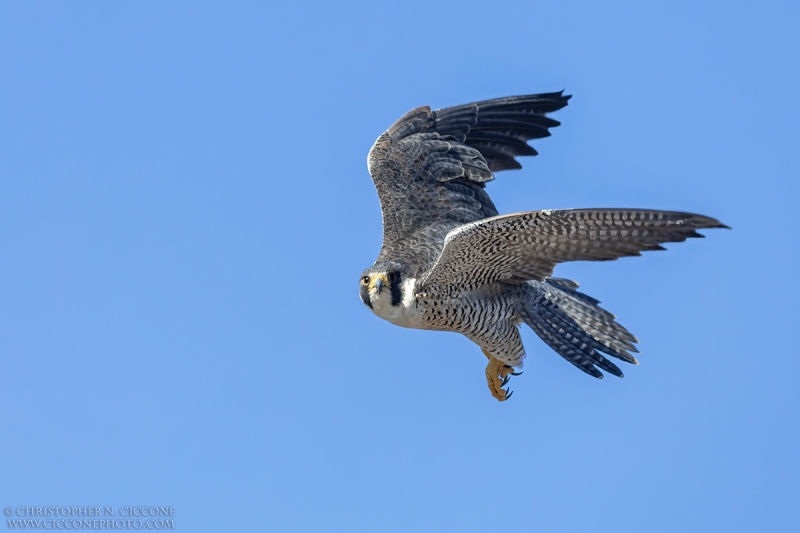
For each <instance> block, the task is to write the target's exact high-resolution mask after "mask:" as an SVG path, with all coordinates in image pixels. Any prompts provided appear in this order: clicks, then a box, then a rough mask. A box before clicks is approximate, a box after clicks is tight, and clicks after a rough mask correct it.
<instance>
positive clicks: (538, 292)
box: [360, 91, 727, 401]
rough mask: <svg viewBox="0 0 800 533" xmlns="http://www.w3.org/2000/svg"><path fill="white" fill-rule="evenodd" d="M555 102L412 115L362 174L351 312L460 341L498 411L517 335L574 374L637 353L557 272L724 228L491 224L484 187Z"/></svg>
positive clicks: (628, 215)
mask: <svg viewBox="0 0 800 533" xmlns="http://www.w3.org/2000/svg"><path fill="white" fill-rule="evenodd" d="M569 99H570V96H566V95H564V94H563V91H562V92H556V93H546V94H534V95H527V96H512V97H508V98H498V99H494V100H486V101H482V102H475V103H471V104H466V105H461V106H456V107H448V108H445V109H439V110H436V111H432V110H431V108H430V107H427V106H425V107H418V108H417V109H414V110H412V111H410V112H408V113H406V114H405V115H404V116H403V117H401V118H400V120H398V121H397V122H395V123H394V124H393V125H392V126H391V127H390V128H389V129H388V130H387V131H386V132H385V133H384V134H383V135H381V136H380V137H378V140H377V141H375V144H374V145H373V146H372V149H371V150H370V151H369V155H368V157H367V166H368V168H369V172H370V174H371V175H372V179H373V181H374V183H375V188H376V189H377V190H378V196H379V198H380V204H381V211H382V214H383V245H382V247H381V251H380V254H379V255H378V259H377V260H376V261H375V264H373V265H372V266H371V267H370V268H368V269H367V270H365V271H364V272H363V273H362V274H361V280H360V292H361V299H362V300H363V302H364V304H366V306H367V307H369V308H370V309H371V310H372V311H373V312H374V313H375V314H376V315H378V316H379V317H381V318H383V319H386V320H388V321H389V322H391V323H393V324H396V325H398V326H403V327H407V328H419V329H428V330H438V331H455V332H458V333H462V334H464V335H465V336H466V337H467V338H468V339H470V340H471V341H473V342H474V343H475V344H477V345H478V346H479V347H480V349H481V351H482V352H483V354H484V355H485V356H486V357H487V358H488V360H489V362H488V365H487V367H486V379H487V382H488V385H489V390H490V391H491V393H492V395H493V396H494V397H495V398H497V399H498V400H500V401H505V400H507V399H508V398H509V397H510V396H511V392H510V391H509V390H508V389H507V388H503V387H505V386H506V384H507V383H508V381H509V379H510V376H516V375H519V372H517V371H516V370H518V369H520V368H521V367H522V362H523V359H524V357H525V349H524V348H523V346H522V342H521V340H520V334H519V326H520V325H521V324H523V323H525V324H527V325H528V326H530V328H531V329H533V331H534V332H536V334H537V335H538V336H539V337H541V339H542V340H543V341H544V342H545V343H547V344H548V345H549V346H550V347H551V348H552V349H553V350H555V351H556V352H557V353H558V354H559V355H561V356H562V357H563V358H565V359H566V360H567V361H569V362H570V363H572V364H573V365H575V366H577V367H578V368H580V369H581V370H583V371H584V372H586V373H587V374H589V375H591V376H594V377H596V378H602V377H603V374H602V373H601V372H600V370H599V369H602V370H605V371H606V372H609V373H611V374H614V375H615V376H619V377H622V372H621V371H620V369H619V368H618V367H617V366H616V365H615V364H614V363H612V362H611V361H609V360H608V359H606V357H604V356H603V355H602V354H605V355H609V356H611V357H615V358H617V359H621V360H623V361H626V362H628V363H633V364H638V362H637V361H636V358H635V357H634V356H633V355H631V352H634V353H636V352H638V350H637V349H636V347H635V343H638V342H639V341H638V340H637V339H636V337H634V336H633V335H632V334H631V333H630V332H629V331H628V330H627V329H625V328H624V327H622V326H621V325H620V324H618V323H617V322H616V321H615V316H614V315H612V314H611V313H609V312H608V311H606V310H605V309H602V308H601V307H600V306H599V305H598V304H599V303H600V302H599V301H598V300H595V299H594V298H592V297H590V296H587V295H586V294H583V293H581V292H579V291H578V290H577V289H578V284H577V283H575V282H574V281H570V280H566V279H561V278H555V277H553V269H554V268H555V266H556V264H558V263H563V262H566V261H607V260H612V259H617V258H619V257H623V256H635V255H641V253H640V252H642V251H647V250H663V249H664V248H663V247H662V246H661V243H667V242H682V241H685V240H686V239H687V238H692V237H702V236H703V235H701V234H699V233H697V230H699V229H706V228H727V226H725V225H724V224H722V223H720V222H719V221H717V220H715V219H713V218H709V217H706V216H702V215H696V214H692V213H680V212H673V211H653V210H648V209H605V208H603V209H559V210H544V211H527V212H523V213H513V214H509V215H499V216H498V212H497V209H496V208H495V206H494V204H493V203H492V200H491V199H490V198H489V195H488V194H487V193H486V190H485V186H486V183H487V182H488V181H490V180H492V179H494V172H499V171H501V170H507V169H518V168H521V165H520V164H519V162H518V161H517V160H516V158H517V157H518V156H533V155H536V154H537V152H536V150H534V149H533V147H531V146H530V145H529V144H528V141H530V140H531V139H539V138H542V137H547V136H549V135H550V132H549V128H553V127H555V126H558V125H559V122H558V121H556V120H553V119H552V118H550V117H548V116H547V115H548V113H552V112H554V111H557V110H559V109H561V108H563V107H564V106H566V105H567V102H568V100H569Z"/></svg>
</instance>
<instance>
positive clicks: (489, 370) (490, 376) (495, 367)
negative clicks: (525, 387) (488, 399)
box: [481, 348, 518, 402]
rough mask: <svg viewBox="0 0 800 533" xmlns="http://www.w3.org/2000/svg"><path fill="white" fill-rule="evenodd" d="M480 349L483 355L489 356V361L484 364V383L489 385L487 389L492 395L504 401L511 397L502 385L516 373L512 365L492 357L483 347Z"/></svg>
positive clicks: (509, 392)
mask: <svg viewBox="0 0 800 533" xmlns="http://www.w3.org/2000/svg"><path fill="white" fill-rule="evenodd" d="M481 351H482V352H483V355H485V356H486V357H488V358H489V363H488V364H487V365H486V383H487V384H488V385H489V390H490V391H491V393H492V396H494V397H495V398H497V399H498V400H499V401H501V402H504V401H506V400H508V399H509V398H511V394H512V392H511V391H510V390H508V389H504V388H503V387H504V386H505V385H506V383H508V380H509V379H511V376H516V375H518V374H517V373H515V372H514V368H513V367H511V366H509V365H507V364H505V363H504V362H502V361H500V360H499V359H496V358H494V357H493V356H492V354H490V353H489V352H487V351H486V350H484V349H483V348H481Z"/></svg>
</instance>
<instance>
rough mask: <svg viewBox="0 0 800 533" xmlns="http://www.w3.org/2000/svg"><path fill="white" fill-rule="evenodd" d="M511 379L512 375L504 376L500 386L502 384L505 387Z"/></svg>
mask: <svg viewBox="0 0 800 533" xmlns="http://www.w3.org/2000/svg"><path fill="white" fill-rule="evenodd" d="M509 379H511V378H510V377H508V376H506V377H505V378H503V382H502V383H501V384H500V386H501V387H505V386H506V383H508V380H509Z"/></svg>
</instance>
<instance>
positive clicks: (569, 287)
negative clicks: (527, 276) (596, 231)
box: [519, 278, 639, 377]
mask: <svg viewBox="0 0 800 533" xmlns="http://www.w3.org/2000/svg"><path fill="white" fill-rule="evenodd" d="M529 284H530V286H531V287H532V288H533V289H534V290H535V292H534V294H533V295H532V298H531V299H530V300H529V301H528V302H527V303H526V304H525V305H523V308H522V309H521V310H520V313H519V314H520V316H521V317H522V319H523V320H524V322H525V323H526V324H528V326H530V327H531V329H533V330H534V332H536V334H537V335H538V336H539V337H540V338H541V339H542V340H543V341H544V342H545V343H547V344H548V345H549V346H550V347H551V348H553V350H555V351H556V352H557V353H558V354H559V355H561V356H562V357H564V358H565V359H567V360H568V361H569V362H570V363H572V364H574V365H575V366H577V367H578V368H580V369H581V370H583V371H584V372H586V373H587V374H589V375H592V376H594V377H602V373H600V371H599V370H598V369H597V368H595V366H596V367H599V368H601V369H603V370H605V371H606V372H609V373H611V374H614V375H616V376H619V377H622V372H621V371H620V369H619V368H618V367H617V366H616V365H614V364H613V363H611V361H609V360H608V359H606V358H605V357H603V355H601V354H600V353H599V352H603V353H605V354H607V355H610V356H613V357H616V358H618V359H621V360H623V361H626V362H628V363H633V364H638V361H637V360H636V358H635V357H634V356H632V355H631V354H630V353H628V352H634V353H638V350H637V349H636V346H634V343H636V342H639V341H638V340H637V339H636V337H634V336H633V335H632V334H631V333H630V332H629V331H628V330H627V329H625V328H624V327H623V326H621V325H620V324H618V323H617V322H616V321H615V320H614V319H615V317H614V315H612V314H611V313H609V312H608V311H606V310H605V309H602V308H601V307H599V306H598V304H599V303H600V302H599V301H598V300H595V299H594V298H592V297H591V296H587V295H585V294H583V293H580V292H578V291H577V290H576V289H577V287H578V284H577V283H575V282H574V281H570V280H563V279H559V278H553V279H549V280H547V281H546V282H543V283H542V282H536V281H533V282H529Z"/></svg>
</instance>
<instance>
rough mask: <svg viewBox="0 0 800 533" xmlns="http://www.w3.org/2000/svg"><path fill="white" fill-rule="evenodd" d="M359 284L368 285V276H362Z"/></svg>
mask: <svg viewBox="0 0 800 533" xmlns="http://www.w3.org/2000/svg"><path fill="white" fill-rule="evenodd" d="M361 284H362V285H369V276H364V277H363V278H361Z"/></svg>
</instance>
